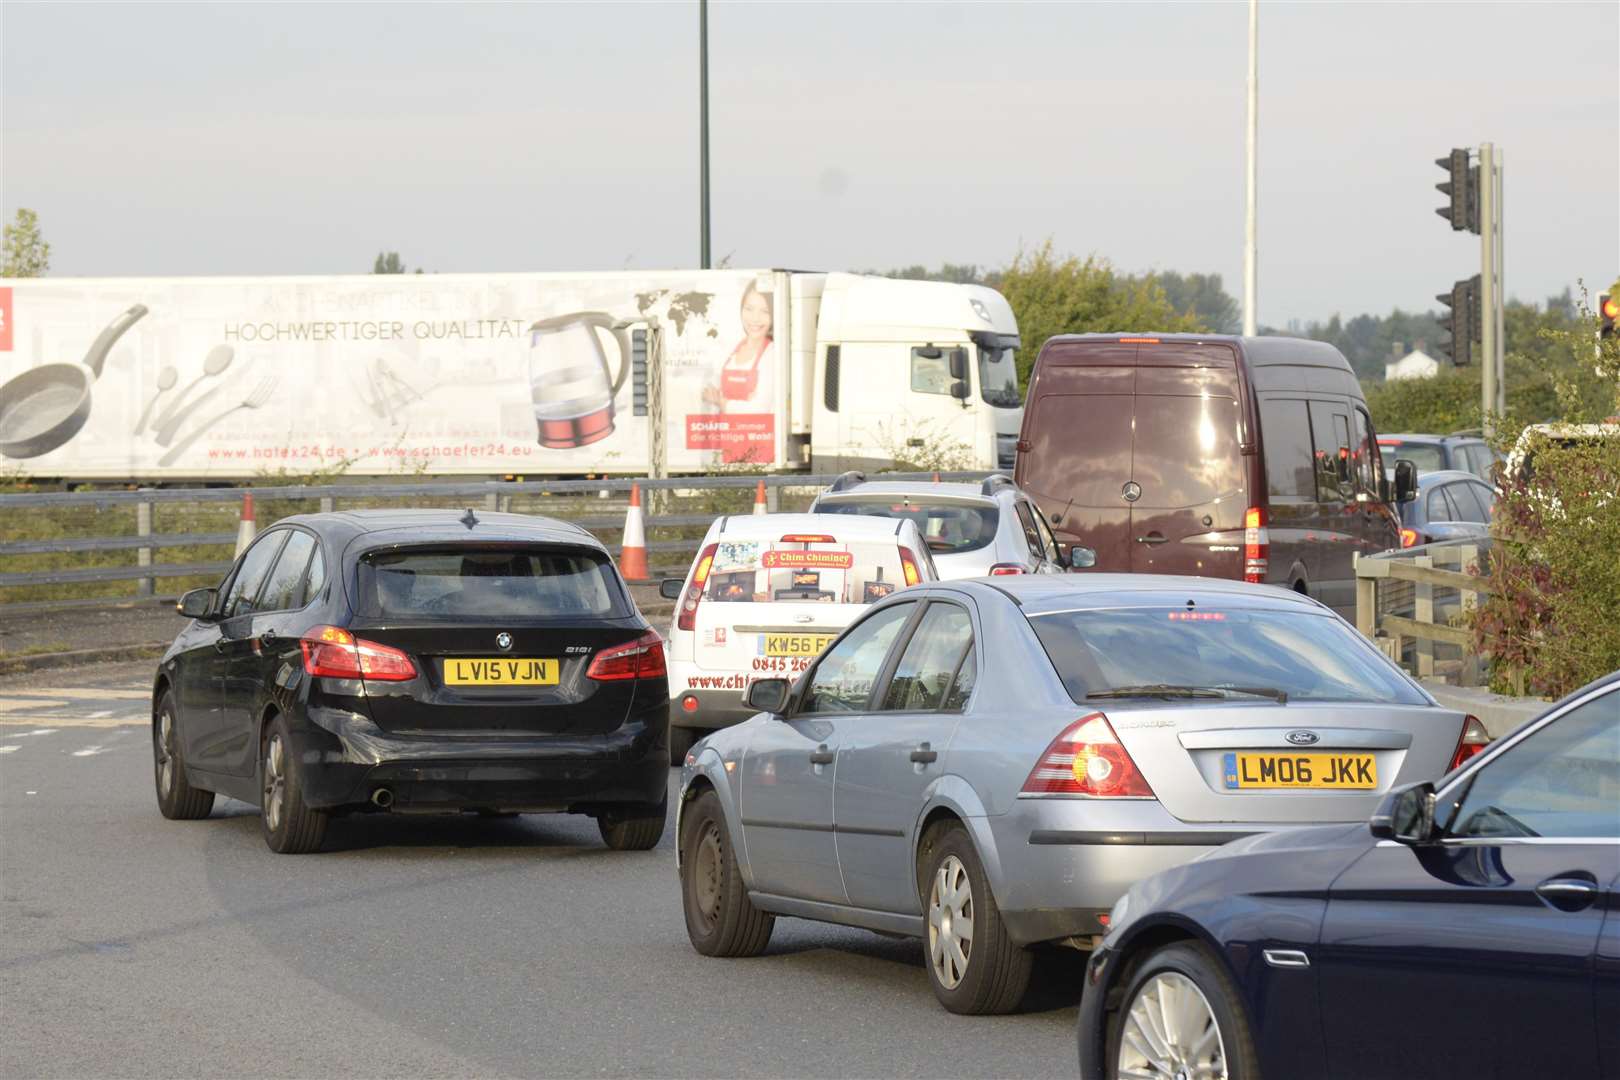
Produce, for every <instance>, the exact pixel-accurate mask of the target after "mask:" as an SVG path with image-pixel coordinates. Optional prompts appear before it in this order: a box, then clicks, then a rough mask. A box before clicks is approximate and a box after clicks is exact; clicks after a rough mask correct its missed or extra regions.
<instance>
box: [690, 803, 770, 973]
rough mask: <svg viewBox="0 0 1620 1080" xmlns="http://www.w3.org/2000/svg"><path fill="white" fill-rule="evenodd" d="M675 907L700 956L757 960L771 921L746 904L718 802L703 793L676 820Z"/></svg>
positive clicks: (752, 905) (768, 938)
mask: <svg viewBox="0 0 1620 1080" xmlns="http://www.w3.org/2000/svg"><path fill="white" fill-rule="evenodd" d="M679 840H680V844H681V906H682V908H683V909H684V911H685V914H686V936H687V937H689V938H691V940H692V947H693V948H694V949H696V950H697V951H698V952H700V953H702V954H703V955H705V956H758V955H759V954H760V953H762V952H764V951H765V946H766V945H767V944H769V943H770V940H771V930H772V929H773V928H774V927H775V925H776V919H775V917H774V916H772V915H770V914H767V913H766V912H763V911H760V910H759V909H758V908H756V907H755V906H754V904H753V901H751V900H749V899H748V890H747V888H746V887H745V886H744V885H743V880H742V872H741V871H740V870H738V869H737V858H736V856H735V855H734V854H733V853H732V850H731V837H730V835H729V834H728V833H727V831H726V820H725V815H724V814H723V813H722V811H721V809H720V799H719V797H718V796H716V795H715V793H714V792H712V791H705V792H704V793H703V794H701V795H699V796H698V797H697V798H696V799H694V800H692V804H691V805H690V806H688V807H687V808H686V811H685V813H683V814H682V815H681V835H680V837H679Z"/></svg>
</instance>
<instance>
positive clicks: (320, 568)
mask: <svg viewBox="0 0 1620 1080" xmlns="http://www.w3.org/2000/svg"><path fill="white" fill-rule="evenodd" d="M324 588H326V559H325V557H324V556H322V555H321V549H320V547H319V546H318V545H317V546H316V548H315V556H314V558H312V559H310V560H309V580H308V581H306V582H305V583H304V599H303V600H302V602H301V603H300V604H299V606H300V607H302V606H303V605H304V604H308V603H309V602H310V601H311V600H314V599H315V598H316V597H317V596H319V595H320V594H321V590H322V589H324Z"/></svg>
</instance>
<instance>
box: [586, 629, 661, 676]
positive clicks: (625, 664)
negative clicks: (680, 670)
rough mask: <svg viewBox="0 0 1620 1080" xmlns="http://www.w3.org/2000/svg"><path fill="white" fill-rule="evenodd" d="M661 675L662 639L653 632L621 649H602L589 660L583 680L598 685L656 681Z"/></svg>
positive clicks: (650, 631)
mask: <svg viewBox="0 0 1620 1080" xmlns="http://www.w3.org/2000/svg"><path fill="white" fill-rule="evenodd" d="M664 674H665V667H664V639H663V638H661V637H659V636H658V632H657V631H656V630H649V631H647V632H646V633H645V634H642V635H641V636H640V637H638V638H636V640H634V641H631V642H628V643H626V644H624V645H615V646H613V647H612V648H611V649H603V650H602V651H601V652H599V653H597V654H596V655H595V656H593V657H591V666H590V667H588V668H586V669H585V677H586V678H587V679H595V680H596V681H597V682H616V681H618V680H620V679H659V678H663V676H664Z"/></svg>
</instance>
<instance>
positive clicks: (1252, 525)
mask: <svg viewBox="0 0 1620 1080" xmlns="http://www.w3.org/2000/svg"><path fill="white" fill-rule="evenodd" d="M1270 564H1271V534H1270V533H1269V532H1268V531H1266V511H1265V509H1264V508H1263V507H1259V506H1251V507H1249V509H1248V511H1247V512H1246V513H1245V514H1244V515H1243V580H1244V581H1253V582H1261V581H1264V580H1266V571H1267V569H1268V568H1269V567H1270Z"/></svg>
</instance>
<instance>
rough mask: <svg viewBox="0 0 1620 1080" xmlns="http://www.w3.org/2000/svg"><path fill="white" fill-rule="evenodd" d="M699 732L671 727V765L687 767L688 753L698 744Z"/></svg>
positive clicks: (672, 725)
mask: <svg viewBox="0 0 1620 1080" xmlns="http://www.w3.org/2000/svg"><path fill="white" fill-rule="evenodd" d="M697 739H698V735H697V732H695V731H693V730H692V729H691V728H689V727H676V726H675V725H674V724H671V725H669V763H670V764H671V765H677V766H679V765H685V764H686V752H687V751H688V750H690V749H692V744H693V743H695V742H697Z"/></svg>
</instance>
